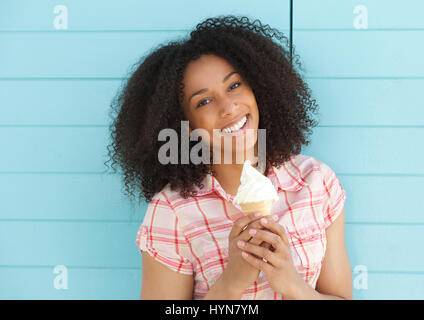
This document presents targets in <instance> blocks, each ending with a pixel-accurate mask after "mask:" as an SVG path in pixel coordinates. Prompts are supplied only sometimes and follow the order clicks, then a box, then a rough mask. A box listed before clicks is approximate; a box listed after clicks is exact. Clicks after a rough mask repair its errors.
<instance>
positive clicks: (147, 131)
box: [108, 15, 318, 202]
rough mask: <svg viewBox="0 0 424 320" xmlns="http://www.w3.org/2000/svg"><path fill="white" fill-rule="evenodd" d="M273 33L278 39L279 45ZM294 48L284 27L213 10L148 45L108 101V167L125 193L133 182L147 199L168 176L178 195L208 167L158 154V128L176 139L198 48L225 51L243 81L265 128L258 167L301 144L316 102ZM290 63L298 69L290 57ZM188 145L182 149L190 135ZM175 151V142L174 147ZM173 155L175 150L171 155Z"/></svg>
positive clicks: (286, 156)
mask: <svg viewBox="0 0 424 320" xmlns="http://www.w3.org/2000/svg"><path fill="white" fill-rule="evenodd" d="M273 38H275V39H277V40H285V42H286V46H288V47H289V49H290V50H292V51H291V52H289V50H287V49H286V48H284V47H283V46H282V45H281V44H279V43H278V42H274V41H273ZM293 53H294V48H293V46H292V45H290V44H289V43H288V39H287V38H286V37H285V36H284V34H283V33H282V32H280V31H278V30H276V29H273V28H271V27H270V26H269V25H263V24H262V23H261V22H260V21H259V20H257V19H256V20H254V21H253V22H252V21H251V20H249V18H248V17H245V16H243V17H241V18H240V17H236V16H233V15H229V16H217V17H213V18H208V19H206V20H205V21H203V22H201V23H199V24H198V25H197V26H196V28H195V29H194V30H193V31H191V32H190V35H189V37H188V39H186V38H183V39H177V40H174V41H170V42H168V43H167V44H161V45H159V46H157V47H155V48H153V49H152V50H151V51H150V52H149V53H148V54H146V55H145V56H143V57H142V58H141V59H140V61H138V62H137V63H136V64H135V65H134V67H136V70H135V71H130V72H131V76H130V77H128V80H127V83H125V84H124V85H123V86H121V88H120V90H119V91H118V93H117V95H116V96H115V98H114V99H113V101H112V103H111V107H112V118H113V120H114V121H113V122H112V124H111V125H110V132H111V141H112V144H111V145H109V146H108V150H109V156H110V159H111V160H112V162H113V163H112V168H113V169H115V171H116V168H114V165H116V164H117V163H118V164H119V165H120V166H121V167H122V169H123V173H124V181H123V182H124V184H125V191H126V193H127V195H129V196H130V198H131V200H133V199H134V190H136V189H138V190H140V191H141V192H140V194H139V200H140V199H141V197H142V196H144V198H145V200H146V201H147V202H150V201H151V200H152V198H153V196H154V195H155V194H156V193H158V192H160V191H161V190H162V189H163V188H164V187H165V186H166V185H167V184H168V183H170V188H171V190H178V191H179V192H180V195H181V196H182V197H184V198H187V197H189V196H192V195H195V192H194V190H193V187H194V185H197V186H198V187H199V188H202V187H203V186H202V185H201V181H202V180H203V178H204V177H205V176H206V174H208V173H210V174H212V175H215V172H214V171H213V170H212V168H211V164H203V163H202V164H198V165H195V164H192V163H189V164H167V165H163V164H161V163H160V162H159V161H158V152H159V149H160V147H161V145H162V144H163V143H160V142H159V141H158V134H159V132H160V131H161V130H162V129H164V128H171V129H174V130H175V131H176V132H177V133H178V137H179V140H178V141H181V137H180V132H181V120H186V118H185V116H184V113H183V111H182V107H181V104H180V101H181V99H182V97H183V88H184V86H183V83H182V80H183V74H184V70H185V68H186V66H187V64H188V63H189V62H190V61H193V60H196V59H197V58H199V57H200V56H201V55H203V54H215V55H218V56H220V57H222V58H224V59H226V60H227V61H228V62H229V63H230V64H231V65H232V66H233V67H234V68H235V69H236V70H237V71H238V72H239V73H240V74H241V76H242V77H243V78H244V79H245V80H246V81H247V82H248V83H249V86H250V87H251V88H252V91H253V93H254V95H255V98H256V101H257V104H258V110H259V128H258V129H266V144H267V145H270V146H272V148H268V147H267V148H266V168H265V172H268V170H269V168H270V167H269V166H270V165H272V166H275V167H277V168H279V167H280V166H281V165H282V164H283V163H284V162H285V161H288V160H289V159H290V157H291V156H292V155H296V154H299V153H300V152H301V147H302V145H308V144H309V143H310V141H309V140H308V138H309V136H310V134H312V130H311V128H312V127H314V126H316V125H318V122H317V121H315V120H314V119H312V118H311V115H310V113H311V112H315V111H317V110H318V106H317V104H316V101H315V99H311V94H310V91H309V88H308V86H307V84H306V83H305V82H304V81H303V80H302V77H301V76H300V75H299V73H298V72H297V71H296V70H295V68H294V66H293V63H292V61H293V57H295V58H297V57H298V56H297V55H294V56H293V57H292V54H293ZM296 65H297V66H298V67H299V68H300V69H301V70H303V68H302V65H301V64H300V62H299V61H298V59H296ZM191 143H192V142H190V145H189V150H191V148H192V147H193V145H194V144H196V143H197V142H193V144H191ZM180 152H181V151H180V150H179V153H180ZM178 159H181V154H179V158H178Z"/></svg>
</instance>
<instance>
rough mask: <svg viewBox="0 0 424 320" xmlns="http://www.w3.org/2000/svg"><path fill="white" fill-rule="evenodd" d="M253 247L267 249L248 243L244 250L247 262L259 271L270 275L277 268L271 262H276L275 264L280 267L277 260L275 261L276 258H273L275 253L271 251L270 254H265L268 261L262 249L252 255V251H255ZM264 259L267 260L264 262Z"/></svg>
mask: <svg viewBox="0 0 424 320" xmlns="http://www.w3.org/2000/svg"><path fill="white" fill-rule="evenodd" d="M253 247H257V248H260V249H265V248H262V247H258V246H256V245H253V244H248V243H246V245H245V246H244V248H243V249H242V257H243V258H244V259H245V260H246V261H247V262H249V263H250V264H251V265H252V266H254V267H255V268H257V269H259V270H262V271H263V272H265V273H270V272H271V271H273V269H274V268H275V267H276V266H275V265H274V264H273V263H272V262H271V261H274V263H276V264H277V265H280V264H279V263H278V261H276V259H274V257H273V256H272V255H275V254H274V253H272V252H271V251H269V253H267V254H265V255H266V256H267V258H268V259H267V258H264V257H263V255H264V253H262V252H261V251H260V249H259V250H256V253H252V252H251V251H254V250H255V249H254V248H253ZM255 256H257V257H255ZM264 259H265V261H264Z"/></svg>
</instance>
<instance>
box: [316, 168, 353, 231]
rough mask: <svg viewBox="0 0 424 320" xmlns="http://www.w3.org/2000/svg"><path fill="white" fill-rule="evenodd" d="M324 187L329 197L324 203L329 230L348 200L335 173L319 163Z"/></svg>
mask: <svg viewBox="0 0 424 320" xmlns="http://www.w3.org/2000/svg"><path fill="white" fill-rule="evenodd" d="M319 165H320V169H321V175H322V177H323V187H324V190H325V193H326V195H327V197H326V201H324V206H323V213H324V228H325V229H327V228H328V227H329V226H330V225H331V224H332V223H333V222H334V220H336V218H337V217H338V216H339V215H340V214H341V212H342V209H343V207H344V203H345V200H346V192H345V190H344V189H343V187H342V185H341V183H340V181H339V179H338V178H337V176H336V174H335V172H334V171H333V170H332V169H331V168H330V167H329V166H328V165H327V164H325V163H324V162H322V161H319Z"/></svg>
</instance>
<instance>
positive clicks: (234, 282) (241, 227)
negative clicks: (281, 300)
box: [223, 212, 271, 291]
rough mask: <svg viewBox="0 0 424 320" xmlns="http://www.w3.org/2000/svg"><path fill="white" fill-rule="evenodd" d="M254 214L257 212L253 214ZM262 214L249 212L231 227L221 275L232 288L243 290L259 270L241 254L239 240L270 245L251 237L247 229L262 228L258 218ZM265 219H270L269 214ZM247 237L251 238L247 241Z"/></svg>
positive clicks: (265, 245) (252, 280) (264, 245)
mask: <svg viewBox="0 0 424 320" xmlns="http://www.w3.org/2000/svg"><path fill="white" fill-rule="evenodd" d="M255 214H258V215H257V216H255ZM262 216H263V215H262V214H261V213H260V212H256V213H251V214H249V215H247V216H243V217H241V218H239V219H237V220H236V221H235V222H234V225H233V228H232V229H231V232H230V235H229V237H228V256H229V261H228V264H227V267H226V268H225V270H224V273H223V276H224V278H225V279H226V282H227V283H229V282H230V283H231V286H232V287H233V288H236V290H238V291H244V290H245V289H246V288H247V287H248V286H250V285H251V284H252V283H253V282H255V281H256V280H257V279H258V276H259V272H260V271H259V270H258V269H257V268H255V267H254V266H252V265H250V264H249V263H248V262H247V261H246V260H245V259H243V258H242V256H241V251H240V250H239V248H238V246H237V242H238V241H239V240H242V241H245V242H248V243H254V244H256V245H257V246H259V247H260V246H263V247H264V248H269V247H270V246H271V245H270V244H268V243H265V242H263V243H262V244H261V242H262V240H259V239H255V238H252V239H251V235H250V234H249V230H250V229H252V228H254V229H260V228H262V226H261V224H260V222H259V219H261V217H262ZM264 219H265V220H271V216H264ZM249 239H251V240H250V241H249Z"/></svg>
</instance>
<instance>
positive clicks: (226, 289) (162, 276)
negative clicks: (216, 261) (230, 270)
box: [140, 251, 244, 300]
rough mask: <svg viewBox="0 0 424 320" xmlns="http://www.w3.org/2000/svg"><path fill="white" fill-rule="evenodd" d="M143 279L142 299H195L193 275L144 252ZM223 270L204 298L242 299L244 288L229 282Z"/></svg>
mask: <svg viewBox="0 0 424 320" xmlns="http://www.w3.org/2000/svg"><path fill="white" fill-rule="evenodd" d="M142 257H143V260H142V264H143V268H142V270H143V279H142V288H141V296H140V299H141V300H191V299H193V288H194V279H193V276H190V275H185V274H180V273H178V272H175V271H173V270H171V269H169V268H167V267H166V266H164V265H163V264H161V263H160V262H158V261H156V260H155V259H153V258H152V257H151V256H150V255H149V254H148V253H147V252H145V251H143V252H142ZM230 283H231V281H229V279H227V276H226V273H225V272H223V273H222V275H221V276H220V277H219V278H218V280H217V281H216V282H215V284H214V285H213V286H212V287H211V289H210V290H209V291H208V293H207V294H206V296H205V297H204V298H203V299H204V300H240V299H241V297H242V295H243V292H244V290H241V289H237V288H234V287H232V286H230V285H229V284H230Z"/></svg>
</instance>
